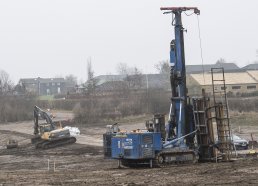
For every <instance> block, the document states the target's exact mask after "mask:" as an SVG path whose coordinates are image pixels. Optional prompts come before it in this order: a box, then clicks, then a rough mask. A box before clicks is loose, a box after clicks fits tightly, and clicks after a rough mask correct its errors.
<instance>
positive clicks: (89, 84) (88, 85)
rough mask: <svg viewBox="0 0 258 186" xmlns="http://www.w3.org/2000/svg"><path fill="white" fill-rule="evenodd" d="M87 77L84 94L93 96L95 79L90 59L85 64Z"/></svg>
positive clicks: (95, 84)
mask: <svg viewBox="0 0 258 186" xmlns="http://www.w3.org/2000/svg"><path fill="white" fill-rule="evenodd" d="M87 77H88V80H87V82H86V83H85V88H86V93H87V94H88V95H94V94H95V91H96V86H97V79H95V78H94V71H93V69H92V65H91V59H89V60H88V62H87Z"/></svg>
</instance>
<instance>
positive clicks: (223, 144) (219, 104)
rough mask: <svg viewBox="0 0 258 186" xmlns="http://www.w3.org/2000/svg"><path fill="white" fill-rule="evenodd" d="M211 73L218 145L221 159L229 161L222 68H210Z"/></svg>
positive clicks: (229, 148) (226, 111)
mask: <svg viewBox="0 0 258 186" xmlns="http://www.w3.org/2000/svg"><path fill="white" fill-rule="evenodd" d="M211 75H212V88H213V101H214V107H215V119H216V123H217V135H218V141H219V144H218V146H219V150H220V151H221V153H222V159H223V160H225V161H229V160H230V159H231V156H232V150H233V144H232V138H231V129H230V119H229V111H228V100H227V92H226V84H225V75H224V68H212V69H211ZM218 89H220V90H218Z"/></svg>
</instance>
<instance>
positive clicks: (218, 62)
mask: <svg viewBox="0 0 258 186" xmlns="http://www.w3.org/2000/svg"><path fill="white" fill-rule="evenodd" d="M222 63H226V60H225V59H223V58H220V59H218V60H217V61H216V64H222Z"/></svg>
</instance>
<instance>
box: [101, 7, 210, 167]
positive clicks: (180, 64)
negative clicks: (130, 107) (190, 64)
mask: <svg viewBox="0 0 258 186" xmlns="http://www.w3.org/2000/svg"><path fill="white" fill-rule="evenodd" d="M161 10H162V11H164V14H172V26H173V27H174V37H175V38H174V39H173V40H172V41H171V42H170V84H171V103H170V110H169V115H168V122H167V123H166V124H165V117H164V116H162V115H154V119H153V120H152V121H153V122H148V123H146V130H140V131H139V130H138V131H134V132H124V133H123V132H120V131H119V130H110V128H112V127H109V130H108V131H107V133H105V134H104V135H103V137H104V139H103V142H104V152H105V157H106V158H112V159H117V160H118V161H119V166H120V165H121V164H122V165H124V166H133V165H136V164H149V165H150V167H152V166H153V165H155V166H164V165H166V164H171V163H175V162H197V161H198V159H199V157H200V158H201V159H202V160H205V159H210V158H212V157H214V154H215V152H214V146H213V145H214V143H215V141H214V134H213V127H212V116H211V114H210V112H209V109H207V108H208V107H210V105H209V98H207V97H206V96H205V93H203V95H202V97H195V98H192V99H190V98H189V97H188V96H187V87H186V68H185V51H184V31H185V29H184V27H183V25H182V16H181V15H182V13H183V12H186V11H192V12H193V13H194V14H197V15H199V14H200V11H199V9H198V8H197V7H165V8H161ZM113 128H114V127H113Z"/></svg>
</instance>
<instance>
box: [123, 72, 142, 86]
mask: <svg viewBox="0 0 258 186" xmlns="http://www.w3.org/2000/svg"><path fill="white" fill-rule="evenodd" d="M125 81H126V82H127V83H128V87H129V88H134V89H136V88H141V87H142V83H143V82H142V81H143V75H142V73H141V71H140V70H139V69H138V68H137V67H134V68H133V73H131V74H130V75H129V74H128V75H127V76H126V78H125Z"/></svg>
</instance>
